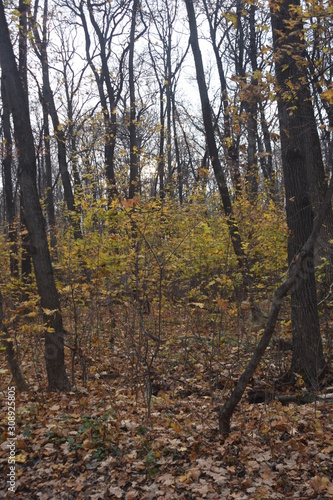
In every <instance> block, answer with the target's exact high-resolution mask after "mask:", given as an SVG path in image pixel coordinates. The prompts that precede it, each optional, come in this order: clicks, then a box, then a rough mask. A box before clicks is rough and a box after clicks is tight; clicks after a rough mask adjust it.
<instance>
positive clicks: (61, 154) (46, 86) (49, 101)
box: [31, 0, 81, 237]
mask: <svg viewBox="0 0 333 500" xmlns="http://www.w3.org/2000/svg"><path fill="white" fill-rule="evenodd" d="M38 5H39V2H38V0H36V2H35V6H34V12H33V15H31V23H32V30H33V33H34V36H35V43H34V49H35V53H36V54H37V56H38V58H39V60H40V62H41V65H42V73H43V91H42V99H43V105H44V106H45V107H46V109H47V112H48V114H49V115H50V117H51V120H52V125H53V130H54V134H55V137H56V140H57V146H58V162H59V170H60V175H61V180H62V184H63V188H64V197H65V201H66V204H67V208H68V210H69V211H70V212H71V213H73V212H74V211H75V202H74V193H73V189H72V184H71V178H70V175H69V171H68V165H67V155H66V137H65V132H64V130H63V127H62V125H61V123H60V120H59V116H58V112H57V109H56V106H55V102H54V95H53V92H52V89H51V84H50V74H49V62H48V54H47V46H48V28H47V21H48V0H44V8H43V22H42V35H40V33H39V30H38V27H39V24H38V22H37V12H38ZM73 227H74V231H75V236H76V237H79V236H80V235H81V231H80V227H79V224H78V223H77V221H75V219H73Z"/></svg>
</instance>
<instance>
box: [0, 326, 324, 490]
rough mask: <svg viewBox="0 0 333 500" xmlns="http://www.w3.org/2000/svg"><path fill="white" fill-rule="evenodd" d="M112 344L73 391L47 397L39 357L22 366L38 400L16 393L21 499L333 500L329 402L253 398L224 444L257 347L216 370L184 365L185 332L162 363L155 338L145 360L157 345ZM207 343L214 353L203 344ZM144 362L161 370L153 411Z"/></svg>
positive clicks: (1, 449)
mask: <svg viewBox="0 0 333 500" xmlns="http://www.w3.org/2000/svg"><path fill="white" fill-rule="evenodd" d="M106 331H107V329H106ZM141 333H142V332H141ZM103 335H104V334H103ZM103 335H101V336H100V337H99V339H98V344H96V345H95V346H94V344H91V345H90V349H87V350H86V353H85V355H84V356H83V357H82V358H81V359H79V358H78V359H77V360H76V362H75V377H76V379H75V385H74V386H73V387H74V388H73V390H72V391H71V392H69V393H64V394H58V393H47V392H46V380H45V376H44V370H43V366H42V363H41V361H40V360H39V361H38V362H36V352H35V353H34V354H35V356H34V357H33V356H32V355H27V356H25V357H24V359H23V361H22V368H23V371H24V373H25V376H26V377H27V380H28V382H29V384H30V385H31V387H32V391H31V392H30V393H22V394H16V401H15V404H16V441H15V453H16V457H15V459H16V478H15V483H16V484H15V487H16V492H15V495H14V498H15V499H21V498H24V499H40V500H48V499H64V500H65V499H94V500H97V499H104V498H105V499H109V498H111V499H113V498H120V499H121V498H124V499H126V500H131V499H139V500H141V499H155V498H163V499H177V498H184V499H202V498H207V499H225V500H229V499H230V500H231V499H240V500H242V499H243V500H245V499H253V500H254V499H267V500H268V499H272V500H273V499H285V498H291V499H302V500H304V499H312V498H313V499H321V500H326V499H327V500H328V499H330V498H333V479H332V478H333V418H332V417H333V403H332V402H325V401H324V402H323V401H320V402H319V401H317V402H314V403H310V404H303V405H298V404H294V403H292V404H288V405H282V404H281V403H280V402H278V401H276V400H274V399H273V400H272V401H271V402H262V403H259V404H250V403H249V401H248V398H247V396H245V397H244V399H243V400H242V402H241V403H240V405H239V407H238V409H237V411H236V413H235V414H234V416H233V418H232V422H231V423H232V425H231V433H230V435H229V436H228V437H227V438H226V439H222V438H221V437H220V436H219V434H218V407H219V405H220V404H223V402H224V401H225V400H226V397H227V395H228V394H229V393H230V388H231V387H232V385H233V384H234V382H235V381H236V380H237V378H238V376H239V374H240V373H241V370H242V368H244V366H245V365H246V361H247V360H248V359H249V352H250V349H249V348H248V347H247V350H243V351H242V346H241V347H240V346H239V345H238V344H237V342H236V343H235V342H234V343H232V342H231V343H229V342H228V341H226V342H225V344H224V348H223V359H222V361H220V362H218V361H217V360H216V359H214V357H213V358H212V356H210V357H209V356H206V359H205V357H204V356H203V355H200V353H199V354H198V356H197V357H193V356H192V357H191V355H189V356H187V354H186V353H189V351H188V350H187V347H188V345H189V344H188V343H184V336H181V335H180V336H179V338H178V340H177V338H176V337H175V338H174V339H173V341H172V342H171V343H168V342H165V343H164V344H163V345H162V346H161V348H160V352H159V356H158V358H157V361H156V360H155V361H154V359H153V357H154V341H153V340H152V339H151V338H149V342H150V344H151V348H150V350H149V349H148V350H146V351H144V349H143V348H144V346H147V345H148V343H145V342H142V339H141V341H140V338H139V336H138V337H134V336H133V337H132V339H131V341H132V345H131V347H127V352H126V350H125V349H124V345H127V346H128V345H129V343H127V344H126V335H127V334H124V336H123V337H121V335H119V336H118V337H116V338H113V339H111V341H110V335H109V334H108V335H107V334H105V335H104V336H103ZM227 340H228V339H227ZM127 341H128V338H127ZM135 341H136V342H141V344H140V346H141V347H140V349H141V351H140V353H141V354H140V356H139V358H140V359H138V356H137V357H136V358H135V357H133V353H134V352H137V353H138V351H135V349H134V347H135ZM146 341H147V342H148V339H146ZM187 341H189V339H187ZM133 342H134V344H133ZM198 345H199V344H198ZM186 346H187V347H186ZM200 346H201V348H202V349H204V348H205V346H204V344H203V343H202V337H201V342H200ZM271 350H273V348H271ZM143 352H145V353H146V354H145V357H143V354H142V353H143ZM203 352H204V351H203ZM177 353H178V355H179V356H178V358H177ZM30 354H32V352H30ZM37 354H38V352H37ZM39 355H40V353H39V354H38V356H39ZM67 356H68V357H70V353H67ZM149 356H150V357H149ZM284 356H285V354H284ZM147 357H149V359H153V363H152V366H153V367H154V369H153V370H152V371H151V384H150V386H149V387H151V398H150V405H149V401H148V400H149V398H148V394H147V386H148V383H147V372H145V369H146V368H147V366H148V364H149V363H148V364H147V363H146V365H145V363H144V360H146V361H147ZM4 363H5V361H3V363H2V365H3V367H4V369H3V370H1V372H2V373H3V375H2V381H1V387H0V389H1V392H2V405H1V415H0V430H1V436H2V437H1V442H0V443H1V444H0V470H1V477H0V496H1V498H7V497H8V498H10V497H11V496H13V495H12V494H11V493H10V492H8V483H7V482H6V481H7V476H6V475H7V474H8V456H9V448H8V443H9V441H8V437H9V436H8V434H7V406H6V402H7V399H6V398H7V384H8V385H11V379H10V374H9V373H8V372H6V369H5V368H6V366H5V364H4ZM69 363H70V360H69ZM145 367H146V368H145ZM272 367H273V368H276V366H275V365H274V364H273V363H272V358H265V360H263V363H262V364H261V367H259V368H258V370H257V372H256V375H255V377H254V380H253V385H255V386H259V387H262V388H264V391H265V390H266V389H265V387H267V383H268V382H267V380H268V376H267V374H268V372H269V369H271V370H272V369H273V368H272ZM68 371H69V373H71V366H70V365H68ZM82 376H83V379H84V380H83V381H82ZM148 378H149V377H148ZM279 390H280V389H279ZM288 390H289V391H290V393H295V388H288V387H285V388H284V390H283V393H284V394H286V393H288ZM297 390H299V391H300V392H302V390H304V388H302V387H301V386H300V387H299V388H298V389H297ZM274 391H278V389H276V388H275V389H274ZM148 410H149V411H148ZM149 413H150V414H149Z"/></svg>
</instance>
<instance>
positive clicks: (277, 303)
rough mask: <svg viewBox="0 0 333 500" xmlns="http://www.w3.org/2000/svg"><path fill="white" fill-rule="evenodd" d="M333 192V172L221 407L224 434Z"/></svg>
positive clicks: (313, 239)
mask: <svg viewBox="0 0 333 500" xmlns="http://www.w3.org/2000/svg"><path fill="white" fill-rule="evenodd" d="M332 195H333V173H332V176H331V180H330V183H329V187H328V189H327V192H326V195H325V198H324V201H323V203H322V205H321V207H320V210H319V213H318V216H317V217H316V219H315V221H314V225H313V229H312V233H311V234H310V236H309V238H308V240H307V241H306V243H305V245H304V246H303V248H302V249H301V251H300V252H299V253H298V254H297V255H296V257H295V259H294V260H293V262H292V263H291V265H290V268H289V274H288V277H287V279H286V280H285V281H284V282H283V283H282V285H281V286H280V287H279V288H278V289H277V290H276V291H275V294H274V300H273V304H272V307H271V310H270V313H269V316H268V320H267V324H266V328H265V330H264V332H263V334H262V337H261V339H260V341H259V343H258V345H257V346H256V348H255V350H254V352H253V355H252V357H251V359H250V361H249V363H248V365H247V367H246V368H245V370H244V372H243V373H242V375H241V376H240V378H239V380H238V383H237V385H236V387H235V389H234V390H233V392H232V394H231V396H230V397H229V399H228V400H227V402H226V403H225V404H224V406H221V407H220V408H219V431H220V434H223V435H228V434H229V433H230V420H231V417H232V415H233V413H234V411H235V409H236V407H237V405H238V403H239V402H240V400H241V399H242V397H243V394H244V392H245V389H246V387H247V384H248V383H249V381H250V379H251V378H252V376H253V374H254V372H255V370H256V368H257V366H258V364H259V362H260V360H261V358H262V356H263V354H264V352H265V350H266V348H267V346H268V344H269V342H270V340H271V338H272V336H273V333H274V330H275V325H276V321H277V318H278V315H279V312H280V309H281V306H282V303H283V299H284V297H285V296H286V295H287V294H288V292H289V290H290V289H291V287H292V286H293V284H294V283H295V281H296V280H297V278H298V276H299V274H300V272H301V270H302V267H303V262H304V260H305V259H306V257H307V256H308V255H309V253H310V252H311V251H312V249H313V246H314V243H315V241H316V239H317V236H318V234H319V231H320V228H321V226H322V224H323V221H324V219H325V215H326V212H327V210H328V209H329V207H330V205H331V198H332Z"/></svg>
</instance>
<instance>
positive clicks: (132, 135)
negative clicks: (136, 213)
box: [128, 0, 140, 199]
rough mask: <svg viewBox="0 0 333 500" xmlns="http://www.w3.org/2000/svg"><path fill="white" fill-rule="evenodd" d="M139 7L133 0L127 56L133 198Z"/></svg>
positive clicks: (134, 189)
mask: <svg viewBox="0 0 333 500" xmlns="http://www.w3.org/2000/svg"><path fill="white" fill-rule="evenodd" d="M138 7H139V0H133V8H132V21H131V32H130V45H129V57H128V77H129V90H130V112H129V115H130V120H129V133H130V185H129V193H128V197H129V198H130V199H132V198H134V195H135V193H137V192H138V188H139V162H140V151H139V149H138V140H137V132H136V129H137V122H136V101H135V82H134V43H135V27H136V14H137V10H138Z"/></svg>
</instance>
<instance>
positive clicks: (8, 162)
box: [1, 78, 19, 277]
mask: <svg viewBox="0 0 333 500" xmlns="http://www.w3.org/2000/svg"><path fill="white" fill-rule="evenodd" d="M1 97H2V128H3V136H4V139H5V145H4V159H3V173H4V177H3V178H4V195H5V207H6V215H7V222H8V236H9V241H10V244H11V248H10V274H11V276H13V277H14V276H16V277H17V276H18V271H19V266H18V256H17V228H15V200H14V193H13V181H12V153H13V151H12V149H13V144H12V133H11V128H10V109H9V103H8V99H7V96H6V89H5V86H4V84H3V78H2V79H1Z"/></svg>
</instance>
